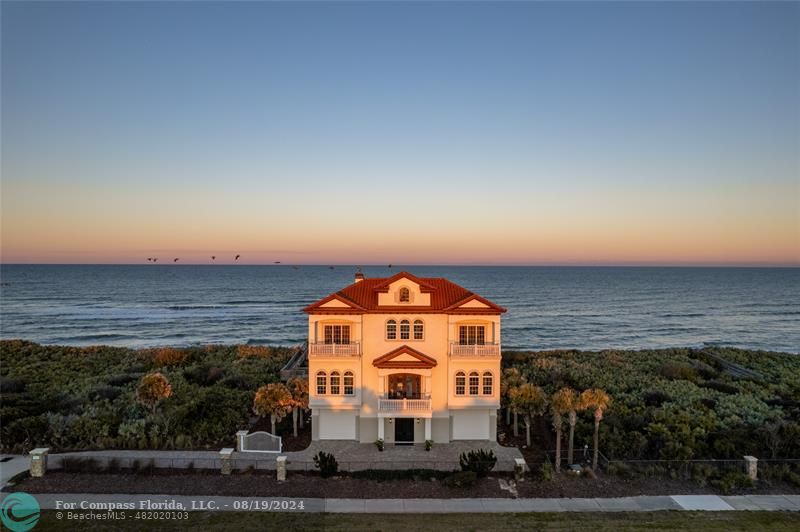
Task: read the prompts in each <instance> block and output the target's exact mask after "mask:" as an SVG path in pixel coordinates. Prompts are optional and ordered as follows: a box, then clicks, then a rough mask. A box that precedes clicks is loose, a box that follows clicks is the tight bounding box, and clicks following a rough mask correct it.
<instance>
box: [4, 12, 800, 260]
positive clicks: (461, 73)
mask: <svg viewBox="0 0 800 532" xmlns="http://www.w3.org/2000/svg"><path fill="white" fill-rule="evenodd" d="M1 9H2V12H1V13H0V15H1V16H2V37H1V38H2V87H1V88H2V93H1V96H2V99H1V102H0V103H1V104H2V115H1V121H0V126H1V127H2V131H1V134H2V152H1V155H2V160H1V163H0V164H1V166H0V170H1V171H2V181H0V206H1V207H2V215H1V216H0V224H1V225H0V261H2V262H3V263H134V264H136V263H146V258H147V257H159V258H160V261H161V262H166V261H171V259H172V258H174V257H180V258H181V262H180V263H201V264H205V263H209V262H210V256H211V255H215V256H217V260H216V262H217V263H225V262H232V261H233V258H234V256H235V255H236V254H240V255H241V256H242V258H241V260H240V262H241V263H272V262H274V261H282V262H283V263H303V264H384V263H394V264H531V265H536V264H544V265H550V264H575V265H584V264H586V265H589V264H592V265H628V264H639V265H794V266H798V265H800V3H797V2H784V3H765V2H732V3H722V2H713V3H707V4H704V3H682V2H663V3H659V2H640V3H632V2H625V3H599V2H594V3H579V2H565V3H524V2H509V3H479V2H469V3H457V2H438V3H423V2H407V3H390V2H372V3H368V2H352V3H345V2H324V3H312V2H295V3H278V2H267V3H255V2H241V3H232V2H229V3H213V2H202V3H200V2H177V3H159V2H90V3H80V2H64V3H47V2H28V3H21V2H20V3H18V2H7V1H3V2H2V7H1Z"/></svg>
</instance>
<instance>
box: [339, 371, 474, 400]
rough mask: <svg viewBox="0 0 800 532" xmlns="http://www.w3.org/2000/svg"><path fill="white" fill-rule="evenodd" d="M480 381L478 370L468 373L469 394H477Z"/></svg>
mask: <svg viewBox="0 0 800 532" xmlns="http://www.w3.org/2000/svg"><path fill="white" fill-rule="evenodd" d="M332 382H333V376H331V383H332ZM479 382H480V378H479V377H478V372H477V371H473V372H472V373H470V374H469V394H470V395H478V383H479Z"/></svg>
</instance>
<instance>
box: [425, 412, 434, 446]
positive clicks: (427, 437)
mask: <svg viewBox="0 0 800 532" xmlns="http://www.w3.org/2000/svg"><path fill="white" fill-rule="evenodd" d="M432 439H433V438H431V418H429V417H426V418H425V441H428V440H432Z"/></svg>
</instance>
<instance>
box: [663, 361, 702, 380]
mask: <svg viewBox="0 0 800 532" xmlns="http://www.w3.org/2000/svg"><path fill="white" fill-rule="evenodd" d="M659 373H661V376H662V377H664V378H666V379H669V380H673V381H674V380H687V381H692V382H695V381H696V380H697V372H696V371H695V370H694V368H692V367H690V366H685V365H682V364H664V365H663V366H661V369H660V370H659Z"/></svg>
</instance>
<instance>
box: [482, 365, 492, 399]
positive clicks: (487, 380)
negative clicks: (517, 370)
mask: <svg viewBox="0 0 800 532" xmlns="http://www.w3.org/2000/svg"><path fill="white" fill-rule="evenodd" d="M492 384H493V383H492V374H491V373H490V372H488V371H486V372H484V373H483V395H492Z"/></svg>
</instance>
